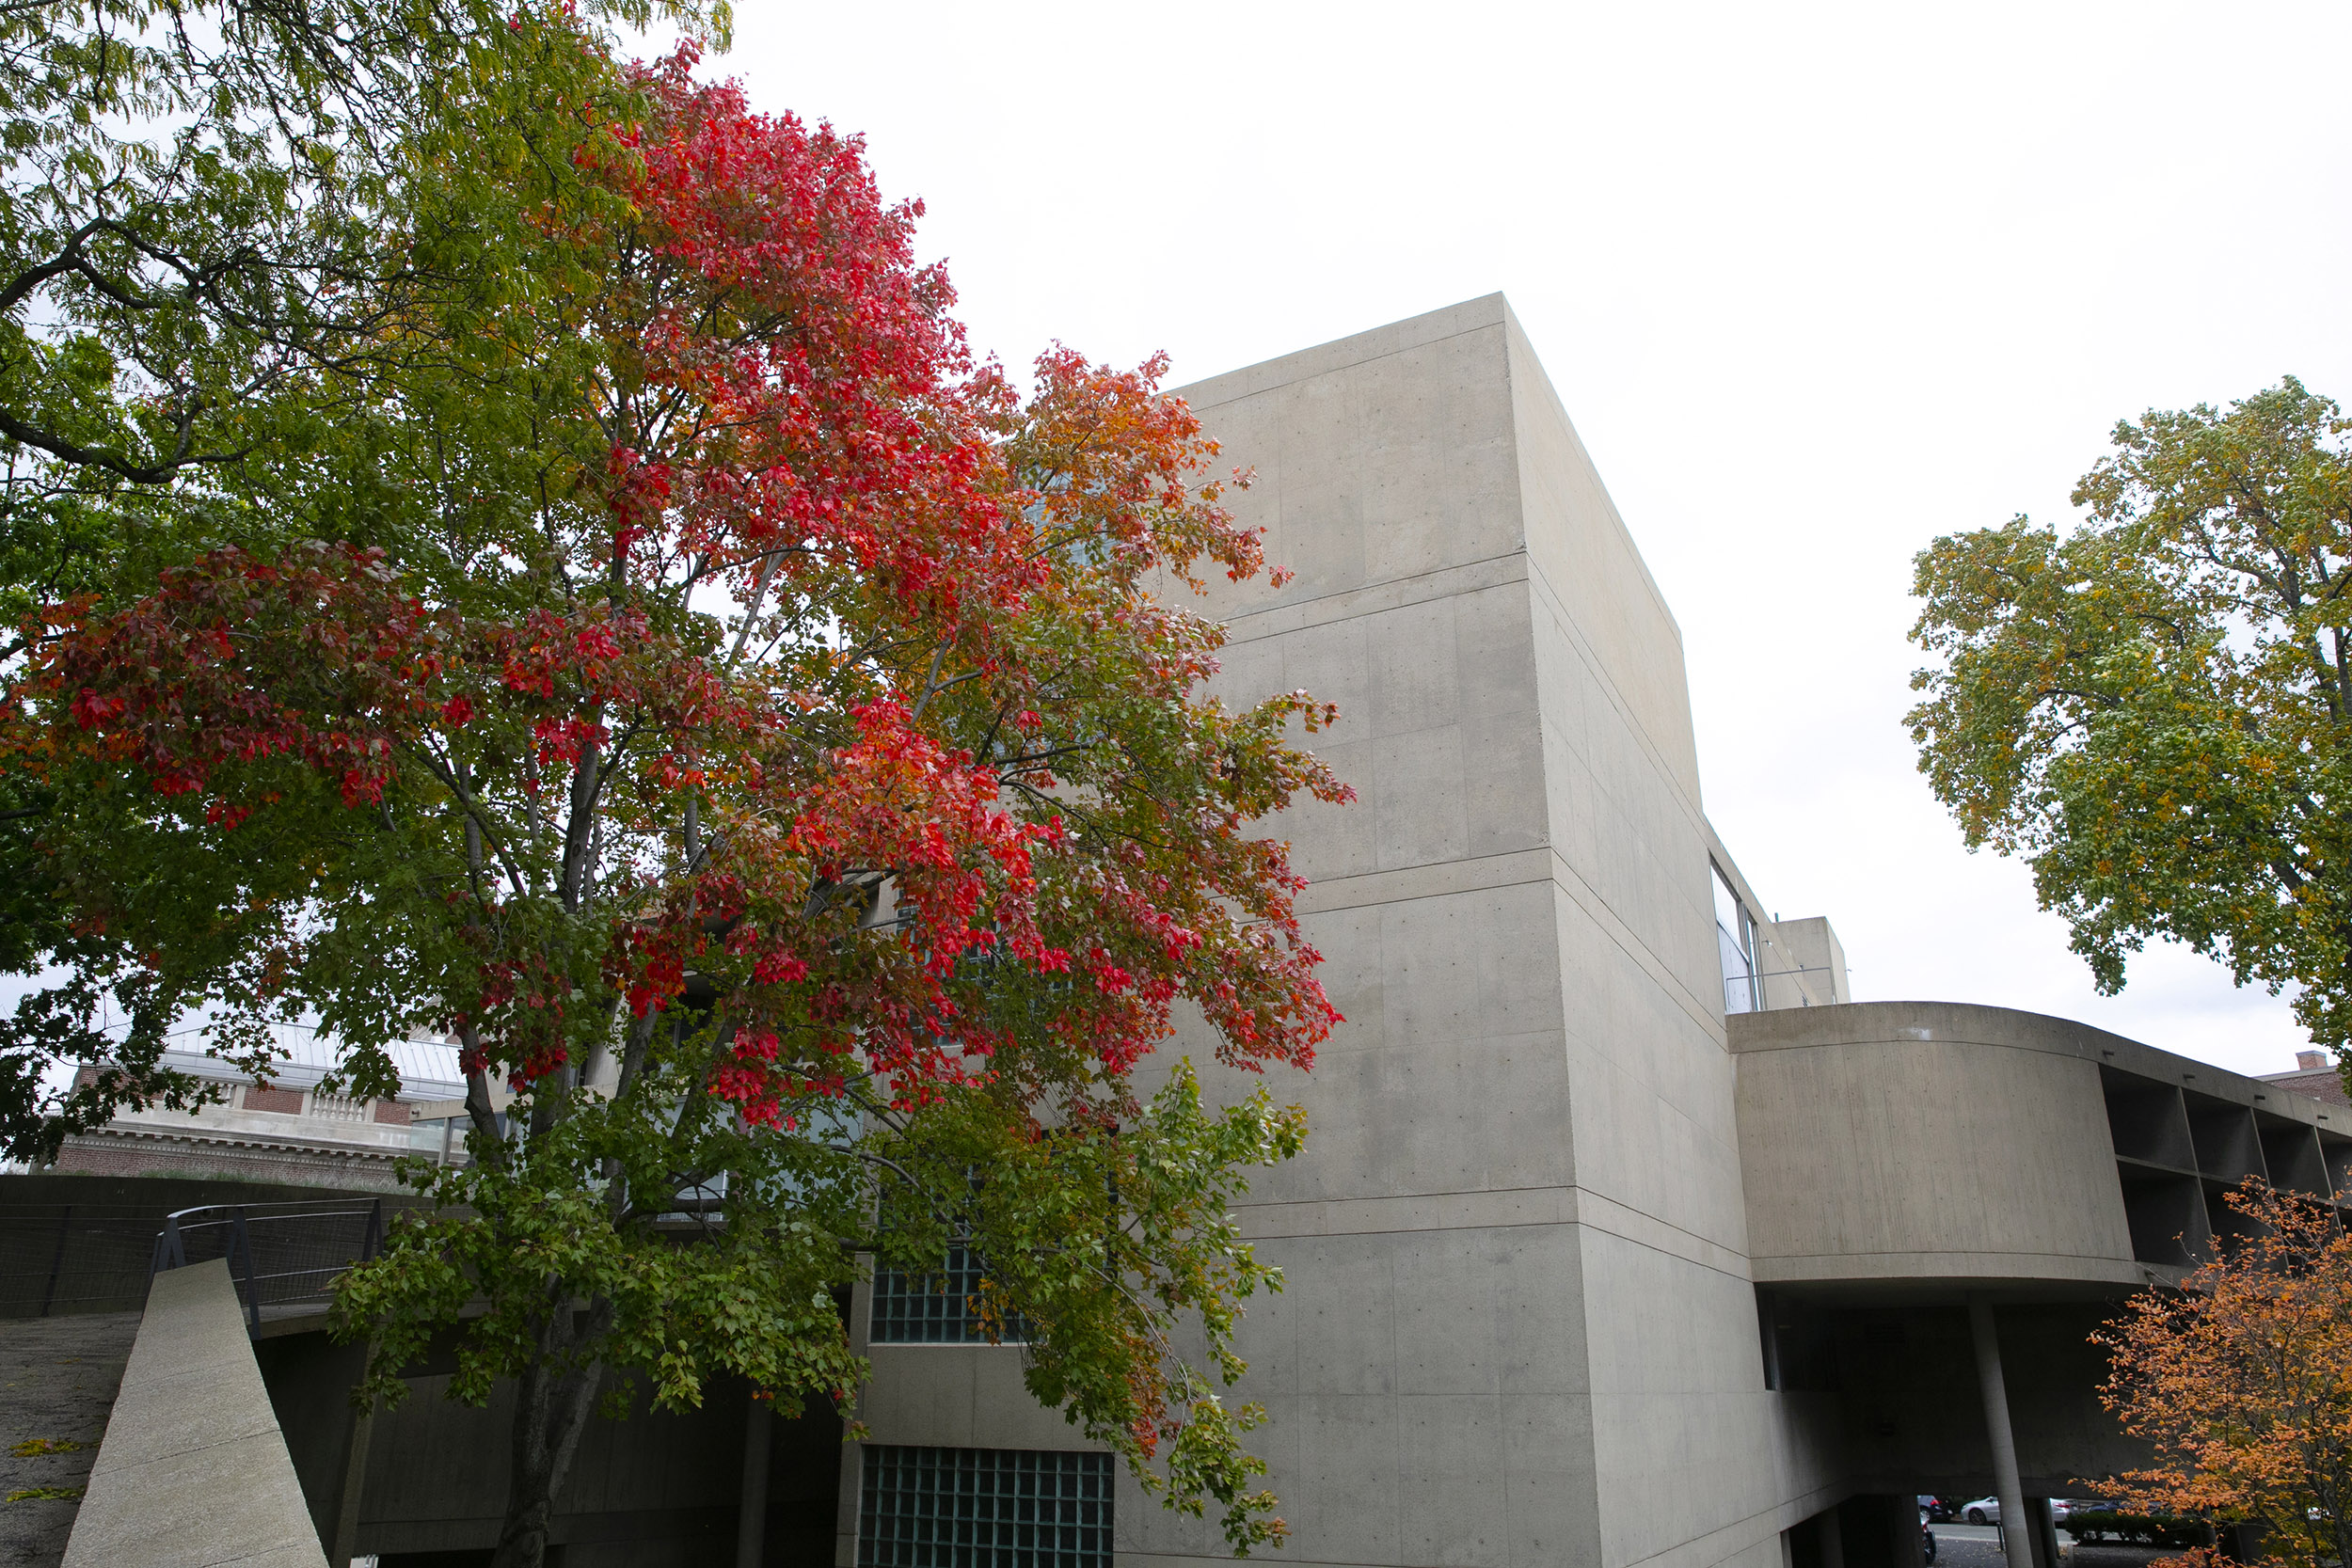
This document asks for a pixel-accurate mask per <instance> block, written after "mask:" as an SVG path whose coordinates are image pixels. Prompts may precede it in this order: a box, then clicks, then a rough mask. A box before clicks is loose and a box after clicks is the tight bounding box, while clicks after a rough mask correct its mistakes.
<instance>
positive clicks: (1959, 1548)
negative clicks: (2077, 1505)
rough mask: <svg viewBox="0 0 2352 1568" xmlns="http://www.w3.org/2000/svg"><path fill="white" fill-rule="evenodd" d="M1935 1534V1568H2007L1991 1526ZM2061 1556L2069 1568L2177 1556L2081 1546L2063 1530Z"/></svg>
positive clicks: (2135, 1566) (1948, 1528) (2110, 1567)
mask: <svg viewBox="0 0 2352 1568" xmlns="http://www.w3.org/2000/svg"><path fill="white" fill-rule="evenodd" d="M1928 1528H1930V1529H1931V1530H1933V1531H1934V1532H1935V1568H2007V1563H2008V1559H2006V1558H2004V1557H2003V1556H2002V1555H2001V1532H2000V1531H1999V1530H1998V1529H1996V1528H1994V1527H1993V1526H1991V1525H1930V1526H1929V1527H1928ZM2058 1555H2059V1556H2060V1557H2061V1558H2063V1559H2064V1560H2065V1561H2066V1564H2067V1568H2147V1564H2149V1563H2151V1562H2153V1561H2155V1560H2156V1559H2158V1558H2160V1557H2173V1556H2177V1555H2178V1554H2177V1553H2175V1552H2171V1551H2167V1550H2165V1549H2163V1548H2161V1547H2155V1546H2122V1545H2117V1544H2113V1543H2106V1544H2099V1545H2095V1546H2081V1545H2077V1544H2075V1543H2074V1537H2073V1536H2071V1535H2069V1534H2067V1533H2066V1532H2065V1531H2064V1530H2060V1531H2058Z"/></svg>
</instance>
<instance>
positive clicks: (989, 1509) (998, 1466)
mask: <svg viewBox="0 0 2352 1568" xmlns="http://www.w3.org/2000/svg"><path fill="white" fill-rule="evenodd" d="M857 1560H858V1568H1110V1561H1111V1456H1110V1455H1109V1454H1106V1453H1050V1452H1040V1451H1038V1450H1036V1449H914V1448H900V1447H897V1446H895V1445H890V1444H882V1443H869V1444H867V1445H866V1485H865V1489H864V1495H863V1497H861V1498H860V1500H859V1505H858V1527H857Z"/></svg>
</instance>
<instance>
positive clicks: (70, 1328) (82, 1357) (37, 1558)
mask: <svg viewBox="0 0 2352 1568" xmlns="http://www.w3.org/2000/svg"><path fill="white" fill-rule="evenodd" d="M138 1331H139V1314H137V1313H136V1312H93V1313H89V1314H87V1315H86V1316H77V1317H70V1318H10V1319H0V1498H5V1499H6V1500H5V1501H0V1568H34V1565H38V1568H56V1565H57V1564H58V1563H59V1562H60V1561H61V1560H63V1559H64V1557H65V1542H66V1537H67V1536H69V1535H71V1534H72V1531H73V1515H74V1512H75V1511H76V1510H77V1509H79V1508H80V1507H81V1496H82V1484H83V1482H84V1481H87V1480H88V1479H89V1467H90V1464H91V1462H92V1461H93V1460H95V1459H96V1458H97V1457H98V1440H99V1439H100V1438H101V1437H103V1436H104V1435H105V1434H106V1413H107V1412H108V1411H110V1410H112V1409H113V1408H114V1402H115V1391H116V1390H117V1389H118V1388H119V1387H121V1386H122V1368H123V1364H124V1363H125V1362H126V1361H128V1360H129V1359H130V1358H131V1341H132V1340H133V1339H134V1338H136V1337H137V1335H138ZM39 1492H63V1493H66V1494H68V1495H67V1496H65V1497H28V1496H26V1494H27V1493H39Z"/></svg>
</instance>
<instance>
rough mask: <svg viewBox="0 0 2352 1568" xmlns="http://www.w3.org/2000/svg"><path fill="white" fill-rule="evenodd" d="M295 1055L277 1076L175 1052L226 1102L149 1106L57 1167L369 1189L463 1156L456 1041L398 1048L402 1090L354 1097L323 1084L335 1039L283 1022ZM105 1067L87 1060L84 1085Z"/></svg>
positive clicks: (67, 1151) (282, 1035) (72, 1145)
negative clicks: (260, 1077) (399, 1167)
mask: <svg viewBox="0 0 2352 1568" xmlns="http://www.w3.org/2000/svg"><path fill="white" fill-rule="evenodd" d="M275 1033H276V1036H277V1040H278V1049H279V1051H280V1052H281V1053H284V1056H285V1063H284V1065H283V1066H282V1067H281V1068H280V1069H278V1073H277V1075H276V1076H275V1078H274V1079H273V1080H272V1081H271V1082H270V1083H267V1084H261V1083H256V1082H255V1081H254V1080H253V1079H252V1078H250V1077H249V1076H247V1075H246V1074H245V1073H242V1072H240V1071H239V1070H237V1069H235V1068H234V1067H232V1066H230V1064H229V1063H227V1062H224V1061H222V1060H220V1059H219V1058H217V1057H214V1056H207V1055H205V1054H204V1053H202V1052H201V1051H199V1050H190V1049H171V1050H167V1051H166V1052H165V1053H164V1058H163V1059H164V1065H165V1066H167V1067H170V1068H175V1069H178V1070H180V1071H182V1072H184V1073H186V1074H188V1075H189V1076H190V1077H192V1078H198V1079H201V1080H203V1081H204V1082H206V1083H207V1084H211V1085H217V1087H218V1088H219V1090H220V1091H221V1094H222V1099H221V1100H220V1101H218V1102H217V1103H215V1104H210V1105H203V1106H199V1107H198V1108H197V1109H196V1110H193V1111H173V1110H169V1109H167V1108H166V1107H164V1106H161V1105H151V1106H149V1107H148V1108H147V1109H145V1110H141V1111H126V1112H124V1113H123V1114H122V1115H120V1116H119V1117H115V1118H114V1120H112V1121H110V1122H108V1123H107V1124H106V1125H105V1126H104V1127H102V1128H99V1129H98V1130H96V1131H95V1132H86V1133H82V1134H79V1135H77V1136H74V1137H70V1138H68V1139H66V1141H65V1146H64V1148H61V1149H59V1150H58V1153H57V1160H56V1164H55V1165H54V1166H52V1167H51V1168H52V1169H55V1170H59V1171H78V1172H86V1173H88V1174H90V1175H96V1176H176V1177H217V1178H226V1179H228V1180H238V1181H265V1182H294V1183H308V1184H315V1185H322V1186H329V1187H344V1188H351V1189H354V1190H359V1191H373V1192H397V1191H400V1190H402V1188H401V1186H400V1183H399V1182H398V1181H397V1180H395V1179H394V1177H393V1174H392V1165H393V1162H394V1161H396V1160H400V1159H403V1158H405V1157H406V1156H409V1155H424V1156H427V1157H429V1158H433V1159H440V1160H451V1159H454V1160H460V1161H462V1160H463V1159H465V1157H466V1156H465V1134H464V1132H463V1131H462V1129H458V1130H455V1131H454V1132H453V1117H456V1116H458V1115H461V1114H462V1113H461V1111H460V1109H459V1108H458V1107H457V1106H456V1105H455V1104H454V1103H453V1102H455V1101H462V1100H463V1098H464V1096H465V1092H466V1085H465V1081H464V1079H463V1077H462V1076H461V1075H460V1074H459V1072H458V1070H457V1052H456V1050H455V1048H453V1047H452V1046H449V1045H446V1044H442V1043H440V1042H438V1041H433V1040H404V1041H400V1042H398V1043H396V1044H395V1045H394V1046H393V1047H392V1058H393V1065H394V1066H395V1067H397V1068H398V1069H400V1075H401V1092H400V1094H399V1096H398V1097H397V1098H395V1099H391V1100H367V1099H355V1098H352V1097H350V1096H347V1095H338V1094H331V1093H328V1092H326V1090H325V1089H324V1088H323V1087H322V1086H321V1085H322V1084H323V1082H324V1081H325V1079H326V1075H327V1073H328V1071H329V1070H330V1069H332V1068H333V1067H334V1065H335V1051H334V1046H333V1043H332V1042H331V1041H328V1040H326V1039H323V1038H321V1037H319V1036H318V1035H317V1034H316V1033H315V1032H314V1031H312V1030H309V1029H303V1028H299V1027H295V1026H293V1025H278V1026H277V1027H276V1029H275ZM96 1070H97V1069H93V1068H84V1069H82V1075H83V1078H84V1079H85V1081H87V1079H88V1078H89V1077H90V1076H92V1075H93V1074H94V1073H95V1072H96Z"/></svg>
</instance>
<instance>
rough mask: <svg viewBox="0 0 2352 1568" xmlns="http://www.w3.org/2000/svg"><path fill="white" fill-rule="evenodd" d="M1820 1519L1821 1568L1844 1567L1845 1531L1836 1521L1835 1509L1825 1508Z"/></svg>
mask: <svg viewBox="0 0 2352 1568" xmlns="http://www.w3.org/2000/svg"><path fill="white" fill-rule="evenodd" d="M1816 1517H1817V1518H1819V1519H1820V1521H1821V1568H1846V1532H1845V1531H1844V1530H1843V1529H1842V1528H1839V1526H1838V1523H1837V1510H1836V1509H1834V1508H1825V1509H1823V1510H1821V1512H1820V1513H1819V1514H1818V1515H1816Z"/></svg>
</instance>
